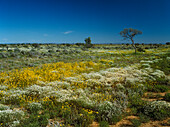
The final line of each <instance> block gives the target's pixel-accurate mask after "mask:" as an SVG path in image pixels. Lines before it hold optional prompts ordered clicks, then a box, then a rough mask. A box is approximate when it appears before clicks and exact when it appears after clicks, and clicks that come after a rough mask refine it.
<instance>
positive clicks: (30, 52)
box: [0, 38, 170, 127]
mask: <svg viewBox="0 0 170 127" xmlns="http://www.w3.org/2000/svg"><path fill="white" fill-rule="evenodd" d="M85 41H86V44H82V43H76V44H74V45H72V44H8V45H7V44H6V45H0V126H2V127H46V126H48V127H50V126H56V127H61V126H64V127H71V126H72V127H89V126H93V125H94V123H96V125H98V126H101V127H108V126H109V125H112V126H135V127H136V126H142V125H143V124H147V123H149V122H151V121H160V123H159V125H158V126H162V125H163V124H164V125H166V126H169V125H170V123H169V122H168V121H169V117H170V103H169V100H170V99H169V98H170V92H169V89H170V86H169V85H170V81H169V80H170V77H169V76H170V70H169V69H170V47H169V45H161V44H148V45H146V44H136V45H135V44H133V47H132V46H130V45H127V44H120V45H111V44H110V45H109V44H108V45H106V44H105V45H97V44H96V45H95V44H93V45H92V44H91V40H90V38H87V39H86V40H85ZM134 45H135V52H136V53H134ZM131 116H133V117H134V118H133V119H129V125H125V123H123V122H121V121H122V120H127V119H128V117H131ZM161 121H164V123H162V122H161ZM126 124H127V123H126Z"/></svg>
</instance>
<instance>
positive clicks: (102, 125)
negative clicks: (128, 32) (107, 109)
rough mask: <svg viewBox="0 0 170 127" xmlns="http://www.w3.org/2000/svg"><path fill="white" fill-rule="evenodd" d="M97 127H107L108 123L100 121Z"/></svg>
mask: <svg viewBox="0 0 170 127" xmlns="http://www.w3.org/2000/svg"><path fill="white" fill-rule="evenodd" d="M99 126H100V127H109V123H108V122H107V121H100V122H99Z"/></svg>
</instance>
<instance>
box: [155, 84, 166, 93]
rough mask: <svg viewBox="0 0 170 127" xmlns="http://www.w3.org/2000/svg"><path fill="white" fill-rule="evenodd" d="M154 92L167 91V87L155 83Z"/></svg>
mask: <svg viewBox="0 0 170 127" xmlns="http://www.w3.org/2000/svg"><path fill="white" fill-rule="evenodd" d="M154 88H155V92H166V91H168V87H167V86H164V85H155V87H154Z"/></svg>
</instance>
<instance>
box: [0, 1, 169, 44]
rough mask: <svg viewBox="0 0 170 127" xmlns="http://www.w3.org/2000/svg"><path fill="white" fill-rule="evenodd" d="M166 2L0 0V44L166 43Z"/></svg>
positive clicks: (167, 11) (167, 23)
mask: <svg viewBox="0 0 170 127" xmlns="http://www.w3.org/2000/svg"><path fill="white" fill-rule="evenodd" d="M169 7H170V0H0V42H1V43H2V42H4V43H7V42H12V43H18V42H24V43H27V42H41V43H49V42H52V43H53V42H55V43H77V42H84V39H85V38H86V37H91V39H92V43H127V42H128V41H123V39H122V38H121V36H120V35H119V32H120V31H121V30H123V29H124V28H134V29H139V30H141V31H142V32H143V34H142V35H139V36H136V37H135V42H136V43H165V42H167V41H170V11H169Z"/></svg>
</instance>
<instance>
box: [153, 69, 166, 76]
mask: <svg viewBox="0 0 170 127" xmlns="http://www.w3.org/2000/svg"><path fill="white" fill-rule="evenodd" d="M150 74H151V75H152V76H154V77H156V78H164V77H166V76H165V74H164V72H163V71H161V70H155V72H153V73H150Z"/></svg>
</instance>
